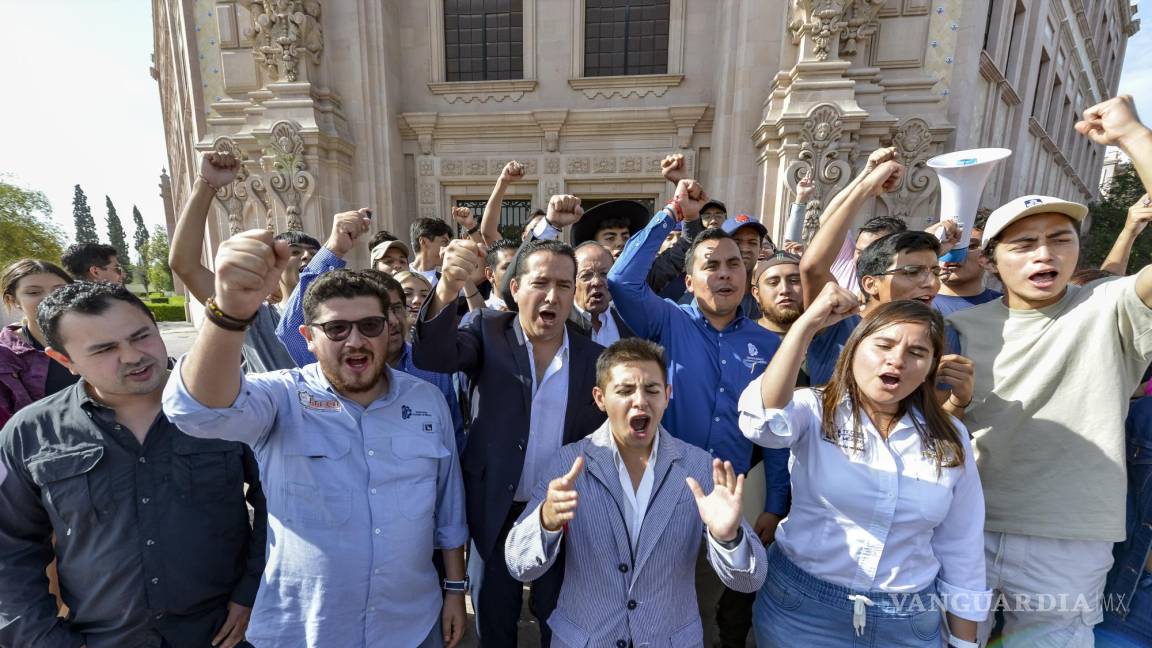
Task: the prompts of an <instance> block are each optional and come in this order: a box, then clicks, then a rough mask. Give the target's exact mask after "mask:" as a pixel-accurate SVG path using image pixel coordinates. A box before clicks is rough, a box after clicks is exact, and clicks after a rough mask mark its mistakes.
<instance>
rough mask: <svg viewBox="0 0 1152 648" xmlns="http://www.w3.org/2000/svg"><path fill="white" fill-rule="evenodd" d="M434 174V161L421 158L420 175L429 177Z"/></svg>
mask: <svg viewBox="0 0 1152 648" xmlns="http://www.w3.org/2000/svg"><path fill="white" fill-rule="evenodd" d="M435 172H436V161H435V160H433V159H432V158H422V159H421V160H420V175H422V176H430V175H432V174H433V173H435Z"/></svg>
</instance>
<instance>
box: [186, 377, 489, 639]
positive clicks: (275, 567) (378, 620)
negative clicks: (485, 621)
mask: <svg viewBox="0 0 1152 648" xmlns="http://www.w3.org/2000/svg"><path fill="white" fill-rule="evenodd" d="M182 363H183V360H181V364H182ZM181 364H178V365H177V367H176V370H175V371H174V372H173V374H172V378H171V379H170V380H169V382H168V386H167V388H166V389H165V390H164V411H165V413H166V414H167V415H168V417H169V418H170V419H171V420H172V422H173V423H175V424H176V425H178V426H179V427H180V429H181V430H183V431H184V432H186V433H187V434H189V435H191V436H197V437H204V438H222V439H230V440H234V441H243V442H244V443H247V444H248V445H250V446H252V448H253V450H254V451H255V453H256V457H257V459H258V460H259V462H260V475H261V479H262V480H263V483H264V490H265V492H266V493H267V497H268V564H267V567H266V568H265V571H264V581H263V582H262V583H261V585H260V590H259V592H258V594H257V596H256V604H255V606H254V607H253V610H252V621H251V624H250V625H249V627H248V639H249V640H250V641H252V642H253V643H254V644H255V645H258V646H277V648H304V647H308V648H313V647H316V648H328V647H330V646H339V647H340V648H360V647H364V648H368V647H375V646H380V647H385V646H387V647H392V646H416V645H419V644H420V643H421V642H422V641H423V640H424V639H425V638H426V637H427V636H428V633H429V632H430V631H431V630H432V627H433V624H434V623H435V622H436V620H437V619H438V618H439V617H440V609H441V605H442V603H443V598H442V594H441V591H440V582H439V579H438V577H437V575H436V570H435V568H434V567H433V565H432V555H433V549H434V548H437V549H451V548H455V547H460V546H462V545H463V544H464V543H465V541H466V540H467V536H468V529H467V526H466V523H465V520H464V487H463V483H462V482H461V479H460V464H459V461H458V459H457V456H456V444H455V442H454V439H453V429H452V417H451V416H450V415H449V414H448V406H447V405H446V404H445V402H444V397H443V396H442V395H441V394H440V392H439V391H438V390H437V389H436V388H435V387H433V386H432V385H430V384H428V383H427V382H425V381H423V380H420V379H418V378H414V377H412V376H409V375H407V374H405V373H403V372H400V371H392V370H388V376H389V389H388V392H387V393H386V394H384V395H383V396H381V397H380V398H379V399H377V400H376V401H375V402H373V403H372V404H370V405H369V406H368V407H362V406H360V405H358V404H357V403H355V402H353V401H350V400H348V399H345V398H342V397H341V396H340V395H339V394H337V393H336V392H335V390H334V389H333V388H332V386H331V384H330V383H329V382H328V380H327V378H325V377H324V374H323V372H322V371H320V366H319V365H318V364H310V365H308V366H306V367H303V368H300V369H291V370H286V371H277V372H271V373H264V374H254V375H249V376H245V377H244V379H243V380H244V381H243V384H242V386H241V389H240V395H239V396H238V397H237V398H236V402H235V403H233V404H232V407H229V408H223V409H211V408H207V407H204V406H203V405H201V404H200V403H198V402H197V401H196V400H195V399H194V398H193V397H192V396H191V395H190V394H189V393H188V391H187V388H186V387H185V386H184V383H183V381H182V380H181V379H180V368H181Z"/></svg>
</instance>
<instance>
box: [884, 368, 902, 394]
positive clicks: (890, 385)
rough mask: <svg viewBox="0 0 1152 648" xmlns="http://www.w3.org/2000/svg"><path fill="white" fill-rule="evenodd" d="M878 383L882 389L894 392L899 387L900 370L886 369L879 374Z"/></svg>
mask: <svg viewBox="0 0 1152 648" xmlns="http://www.w3.org/2000/svg"><path fill="white" fill-rule="evenodd" d="M880 384H881V385H882V386H883V389H884V391H887V392H894V391H896V390H897V389H899V388H900V372H898V371H886V372H884V373H882V374H880Z"/></svg>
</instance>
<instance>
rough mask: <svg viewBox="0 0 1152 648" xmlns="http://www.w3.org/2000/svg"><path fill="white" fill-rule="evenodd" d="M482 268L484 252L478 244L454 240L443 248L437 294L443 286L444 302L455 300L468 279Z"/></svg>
mask: <svg viewBox="0 0 1152 648" xmlns="http://www.w3.org/2000/svg"><path fill="white" fill-rule="evenodd" d="M483 267H484V250H483V249H482V248H481V247H480V244H479V243H476V242H475V241H469V240H467V239H454V240H453V241H451V242H449V243H448V247H446V248H444V258H443V261H442V262H441V263H440V282H439V283H438V284H437V285H436V290H437V292H439V291H440V288H441V287H442V286H443V287H444V289H445V297H446V301H448V300H452V299H455V298H456V295H457V294H458V293H459V292H460V288H461V287H463V285H464V283H465V282H466V281H468V279H469V278H470V277H473V276H475V275H476V273H477V272H478V271H481V270H482V269H483Z"/></svg>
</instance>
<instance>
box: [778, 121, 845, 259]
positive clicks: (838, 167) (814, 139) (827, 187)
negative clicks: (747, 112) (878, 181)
mask: <svg viewBox="0 0 1152 648" xmlns="http://www.w3.org/2000/svg"><path fill="white" fill-rule="evenodd" d="M843 139H844V120H843V116H842V115H841V114H840V109H839V108H837V107H836V106H834V105H832V104H821V105H819V106H817V107H816V108H814V109H812V112H810V113H808V118H807V119H806V120H804V125H803V126H801V128H800V154H799V156H798V158H799V159H797V160H794V161H793V162H792V163H791V164H790V165H789V166H788V168H787V171H786V176H785V177H786V182H787V183H788V185H789V186H790V187H791V188H792V189H793V190H795V187H796V184H797V183H798V182H799V181H800V178H803V177H804V175H805V174H807V173H808V172H809V171H811V172H812V180H813V182H814V183H815V185H816V186H815V191H814V193H813V196H812V200H810V201H809V202H808V209H807V211H806V212H805V217H804V238H805V240H807V239H808V238H809V236H811V233H812V232H815V231H816V230H817V229H818V228H819V227H820V212H821V211H822V210H823V208H824V204H825V203H826V202H827V200H828V199H830V198H831V197H832V196H834V195H836V193H837V192H839V191H840V190H841V189H843V188H844V186H845V185H846V184H848V179H849V176H851V174H852V166H851V164H850V163H849V162H848V161H847V160H844V159H842V158H841V152H842V151H841V149H842V148H843V147H844V145H845V143H844V142H843ZM848 142H849V144H848V145H849V146H850V147H854V146H855V144H854V143H853V140H852V139H851V138H849V140H848Z"/></svg>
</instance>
